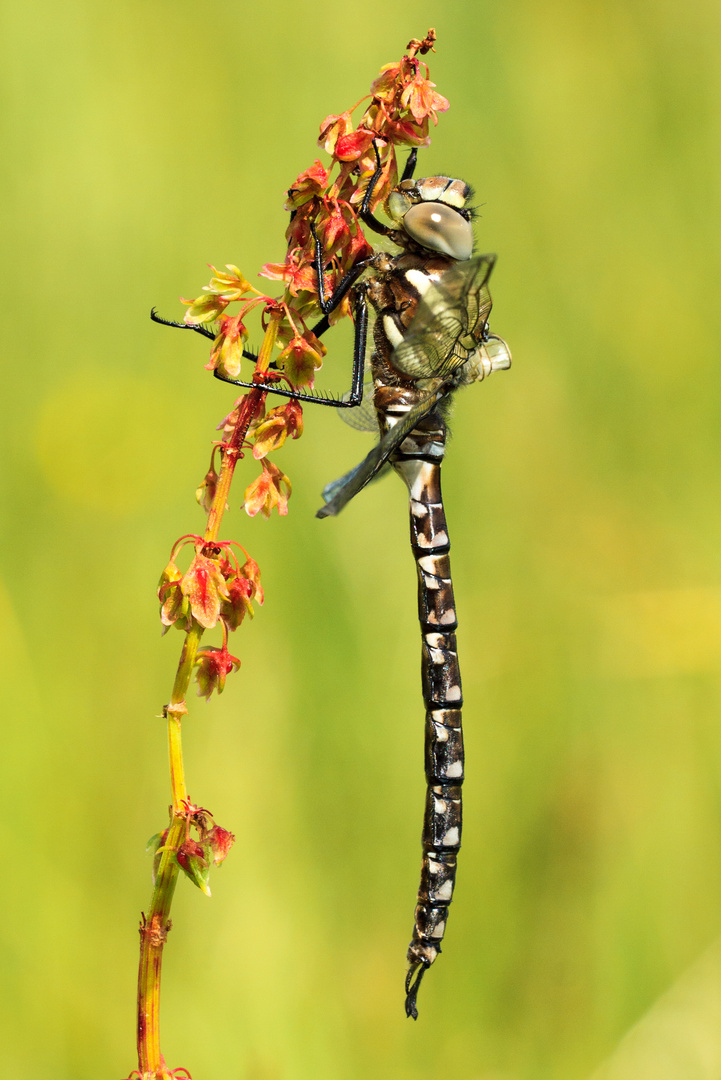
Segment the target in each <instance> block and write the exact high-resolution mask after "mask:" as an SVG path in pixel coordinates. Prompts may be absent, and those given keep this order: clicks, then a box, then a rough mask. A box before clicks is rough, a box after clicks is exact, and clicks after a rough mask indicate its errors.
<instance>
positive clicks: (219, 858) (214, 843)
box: [207, 825, 235, 866]
mask: <svg viewBox="0 0 721 1080" xmlns="http://www.w3.org/2000/svg"><path fill="white" fill-rule="evenodd" d="M207 839H208V841H209V842H210V846H211V849H212V851H213V862H214V863H215V865H216V866H220V864H221V863H222V862H223V860H224V859H225V858H226V856H227V854H228V852H229V851H230V849H231V848H232V846H233V844H234V843H235V837H234V836H233V834H232V832H228V830H227V829H221V827H220V825H215V826H214V827H213V828H212V829H211V830H210V832H209V833H208V837H207Z"/></svg>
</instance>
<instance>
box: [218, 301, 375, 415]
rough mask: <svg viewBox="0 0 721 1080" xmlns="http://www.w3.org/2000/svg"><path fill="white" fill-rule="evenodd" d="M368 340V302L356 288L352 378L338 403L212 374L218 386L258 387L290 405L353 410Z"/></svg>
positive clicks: (358, 400)
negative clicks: (348, 392) (344, 394)
mask: <svg viewBox="0 0 721 1080" xmlns="http://www.w3.org/2000/svg"><path fill="white" fill-rule="evenodd" d="M323 322H325V318H323V319H321V322H320V323H318V324H317V325H316V326H315V327H314V328H313V333H314V334H315V335H316V337H317V336H318V327H320V326H321V324H322V323H323ZM327 329H328V327H327V326H325V327H322V328H321V330H320V333H325V330H327ZM367 340H368V302H367V300H366V296H365V289H362V288H359V289H358V292H357V294H356V301H355V339H354V343H353V374H352V379H351V389H350V394H349V395H348V398H347V399H345V400H342V399H341V400H339V399H338V398H334V397H332V396H331V395H320V394H304V393H302V391H298V390H284V389H283V388H282V387H279V386H272V385H270V384H264V383H262V382H244V381H243V380H242V379H231V378H229V377H228V376H227V375H223V374H221V373H220V371H218V369H217V368H216V369H215V371H214V372H213V375H215V377H216V379H220V381H221V382H227V383H231V384H232V385H233V386H248V387H250V388H251V389H256V388H257V387H259V386H262V388H263V390H264V391H265V392H266V393H267V394H278V395H279V397H286V398H292V399H293V400H294V401H301V402H305V403H307V404H308V405H328V406H330V407H331V408H333V409H354V408H356V406H358V405H360V403H361V401H362V400H363V373H364V368H365V355H366V342H367Z"/></svg>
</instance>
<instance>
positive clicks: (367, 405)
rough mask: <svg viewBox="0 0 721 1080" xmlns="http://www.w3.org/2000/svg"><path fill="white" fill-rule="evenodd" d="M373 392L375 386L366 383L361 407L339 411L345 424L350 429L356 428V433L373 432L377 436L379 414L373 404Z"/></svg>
mask: <svg viewBox="0 0 721 1080" xmlns="http://www.w3.org/2000/svg"><path fill="white" fill-rule="evenodd" d="M373 391H374V387H373V384H372V383H366V385H365V386H364V388H363V400H362V401H361V403H360V405H357V406H356V407H355V408H354V409H338V416H340V418H341V420H342V421H343V423H345V424H347V425H348V427H352V428H355V430H356V431H373V432H375V434H376V435H377V434H378V413H377V412H376V407H375V405H374V404H373ZM347 396H349V395H347Z"/></svg>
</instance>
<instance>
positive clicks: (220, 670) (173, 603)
mask: <svg viewBox="0 0 721 1080" xmlns="http://www.w3.org/2000/svg"><path fill="white" fill-rule="evenodd" d="M187 545H193V546H194V548H195V554H194V556H193V559H192V562H191V564H190V566H189V567H188V569H187V570H186V571H185V573H183V572H182V571H181V570H180V569H179V568H178V566H177V565H176V562H175V558H176V556H177V554H178V552H179V551H180V550H181V549H182V548H183V547H185V546H187ZM235 547H240V545H239V544H236V543H235V542H234V541H218V542H217V543H212V544H209V543H206V542H205V541H204V540H203V539H202V537H200V536H183V537H181V539H180V540H178V541H177V543H176V544H175V545H174V547H173V550H172V552H171V557H170V562H169V563H168V565H167V566H166V567H165V570H164V571H163V574H162V577H161V579H160V585H159V588H158V599H159V600H160V619H161V622H162V623H163V627H164V631H163V632H165V631H166V630H167V629H168V628H169V627H170V626H176V627H178V628H179V629H180V630H189V629H190V628H191V626H192V624H193V622H195V623H196V624H198V625H199V626H201V627H202V628H203V629H204V630H211V629H212V628H213V627H214V626H216V625H217V623H218V622H220V623H221V625H222V627H223V645H222V648H220V649H216V648H207V649H204V650H202V651H201V652H199V653H198V656H197V659H196V664H197V666H198V672H197V680H198V684H199V693H200V694H202V695H204V696H205V697H206V698H208V697H210V695H211V694H212V692H213V691H214V690H217V692H218V693H221V692H222V690H223V688H224V686H225V679H226V676H227V675H229V674H230V672H231V671H233V670H237V669H238V667H240V660H238V659H237V657H235V656H231V654H230V653H229V652H228V649H227V639H228V633H229V632H232V631H233V630H237V629H238V627H239V626H240V624H241V623H242V621H243V619H244V618H245V616H246V615H250V617H251V618H252V617H253V601H254V600H256V601H257V602H258V603H259V604H262V603H263V589H262V587H261V584H260V570H259V568H258V564H257V563H256V562H255V561H254V560H253V559H251V558H250V556H249V555H248V552H247V551H246V550H245V548H240V550H241V551H242V552H243V554H244V555H245V562H243V563H242V564H241V562H240V560H239V559H238V557H237V556H236V554H235V551H234V550H233V548H235Z"/></svg>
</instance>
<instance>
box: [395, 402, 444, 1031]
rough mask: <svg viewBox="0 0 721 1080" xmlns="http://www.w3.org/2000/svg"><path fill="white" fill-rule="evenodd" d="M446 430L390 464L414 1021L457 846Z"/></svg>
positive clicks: (436, 429) (410, 443)
mask: <svg viewBox="0 0 721 1080" xmlns="http://www.w3.org/2000/svg"><path fill="white" fill-rule="evenodd" d="M411 396H412V395H410V394H409V393H408V391H398V390H395V391H393V390H392V389H391V388H384V389H383V390H381V391H379V392H377V394H376V404H377V405H378V406H380V410H379V411H381V415H382V416H383V417H384V419H386V421H387V423H388V425H389V426H392V424H393V423H394V421H395V420H397V419H399V418H400V417H401V416H402V415H403V414H404V413H405V412H406V411H407V410H408V408H409V407H410V403H409V398H410V397H411ZM445 440H446V429H445V424H444V422H443V419H442V417H441V416H440V414H439V413H438V412H436V411H434V412H432V413H431V414H430V415H429V416H428V417H427V418H426V419H425V420H424V421H422V422H421V423H420V424H419V426H418V427H417V428H415V429H414V430H413V431H412V432H411V434H410V435H409V436H408V437H407V438H406V439H405V440H404V442H403V443H402V444H401V446H400V449H399V451H397V452H396V454H395V455H394V458H393V464H394V467H395V469H396V471H397V472H398V473H399V474H400V475H401V476H402V477H403V479H404V480H405V482H406V484H407V486H408V490H409V495H410V526H411V548H412V550H413V556H414V558H415V561H416V568H417V572H418V618H419V621H420V624H421V637H422V666H421V679H422V690H423V700H424V703H425V708H426V726H425V765H426V783H427V792H426V809H425V815H424V820H423V838H422V843H423V863H422V868H421V882H420V886H419V889H418V899H417V904H416V910H415V919H414V925H413V937H412V940H411V943H410V946H409V949H408V964H409V970H408V975H407V978H406V1013H407V1015H408V1016H412V1017H413V1018H414V1019H416V1017H417V1015H418V1013H417V1009H416V996H417V994H418V988H419V985H420V982H421V979H422V977H423V974H424V972H425V971H426V969H427V968H429V967H430V965H431V964H432V963H433V961H434V960H435V959H436V957H437V956H438V953H439V952H440V951H441V941H442V939H443V935H444V932H445V928H446V921H447V918H448V907H449V905H450V903H451V900H452V898H453V886H454V883H455V877H456V853H457V851H458V848H459V847H460V843H461V784H462V783H463V733H462V728H461V705H462V700H463V698H462V691H461V675H460V670H459V666H458V654H457V652H456V635H455V630H456V627H457V625H458V623H457V620H456V611H455V602H454V598H453V584H452V582H451V570H450V557H449V548H450V543H449V540H448V530H447V526H446V516H445V512H444V509H443V497H442V495H441V461H442V459H443V454H444V451H445Z"/></svg>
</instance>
